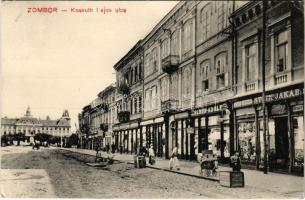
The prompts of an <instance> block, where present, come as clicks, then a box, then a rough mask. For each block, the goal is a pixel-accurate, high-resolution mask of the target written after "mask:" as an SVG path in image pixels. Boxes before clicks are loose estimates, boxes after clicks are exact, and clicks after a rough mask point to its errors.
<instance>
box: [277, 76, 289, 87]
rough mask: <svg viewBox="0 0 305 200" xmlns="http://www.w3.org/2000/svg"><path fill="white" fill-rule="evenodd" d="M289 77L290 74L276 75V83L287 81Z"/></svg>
mask: <svg viewBox="0 0 305 200" xmlns="http://www.w3.org/2000/svg"><path fill="white" fill-rule="evenodd" d="M287 79H288V75H287V74H279V75H275V85H279V84H282V83H286V82H287Z"/></svg>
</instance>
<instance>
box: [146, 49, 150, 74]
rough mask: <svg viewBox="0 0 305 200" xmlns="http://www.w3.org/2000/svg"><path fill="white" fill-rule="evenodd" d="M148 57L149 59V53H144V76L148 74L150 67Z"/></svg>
mask: <svg viewBox="0 0 305 200" xmlns="http://www.w3.org/2000/svg"><path fill="white" fill-rule="evenodd" d="M150 59H151V55H150V54H146V55H145V67H146V70H145V76H148V75H149V74H150V71H151V67H150Z"/></svg>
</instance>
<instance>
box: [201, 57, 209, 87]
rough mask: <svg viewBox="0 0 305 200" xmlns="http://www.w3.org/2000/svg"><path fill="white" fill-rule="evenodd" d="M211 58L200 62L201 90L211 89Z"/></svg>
mask: <svg viewBox="0 0 305 200" xmlns="http://www.w3.org/2000/svg"><path fill="white" fill-rule="evenodd" d="M210 65H211V62H210V60H207V61H204V62H202V63H200V77H201V91H202V92H204V91H208V90H209V74H210V69H211V66H210Z"/></svg>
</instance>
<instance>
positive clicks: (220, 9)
mask: <svg viewBox="0 0 305 200" xmlns="http://www.w3.org/2000/svg"><path fill="white" fill-rule="evenodd" d="M217 3H218V9H217V13H218V17H217V27H218V31H221V30H222V29H224V23H225V9H224V7H225V5H224V2H223V1H219V2H217Z"/></svg>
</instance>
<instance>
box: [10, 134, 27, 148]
mask: <svg viewBox="0 0 305 200" xmlns="http://www.w3.org/2000/svg"><path fill="white" fill-rule="evenodd" d="M25 139H26V137H25V134H24V133H21V132H19V133H17V134H14V135H13V140H14V141H17V146H19V145H20V141H23V142H24V141H25Z"/></svg>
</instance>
